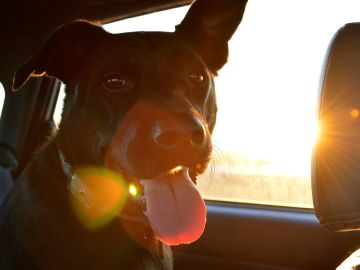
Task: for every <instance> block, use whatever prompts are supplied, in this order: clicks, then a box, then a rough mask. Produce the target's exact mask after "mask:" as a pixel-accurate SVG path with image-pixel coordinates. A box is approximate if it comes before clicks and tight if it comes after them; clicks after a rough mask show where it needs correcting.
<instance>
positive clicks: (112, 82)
mask: <svg viewBox="0 0 360 270" xmlns="http://www.w3.org/2000/svg"><path fill="white" fill-rule="evenodd" d="M104 84H105V87H106V88H107V89H108V90H110V91H113V92H117V91H131V90H132V88H133V84H132V82H131V81H130V80H128V79H126V78H125V77H124V76H122V75H120V74H111V75H108V76H106V77H105V81H104Z"/></svg>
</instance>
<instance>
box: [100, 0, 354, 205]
mask: <svg viewBox="0 0 360 270" xmlns="http://www.w3.org/2000/svg"><path fill="white" fill-rule="evenodd" d="M325 6H326V8H324V7H325ZM359 8H360V2H359V1H358V0H353V1H350V0H342V1H330V2H329V1H326V0H317V1H310V0H309V1H300V0H296V1H295V0H294V1H288V0H276V1H261V0H252V1H249V2H248V4H247V9H246V13H245V15H244V18H243V21H242V24H241V25H240V27H239V29H238V31H237V32H236V33H235V35H234V37H233V38H232V40H231V42H230V44H229V50H230V57H229V62H228V64H227V65H226V66H225V67H224V68H223V69H222V70H221V71H220V73H219V76H218V77H217V78H216V89H217V96H218V107H219V113H218V121H217V126H216V128H215V130H214V134H213V141H214V145H215V147H214V154H213V161H212V165H211V166H210V167H209V169H208V171H207V172H206V173H205V174H204V175H203V176H202V177H201V179H200V180H199V181H198V187H199V189H200V190H201V192H202V194H203V196H204V197H205V198H207V199H214V200H225V201H237V202H248V203H257V204H274V205H285V206H298V207H310V208H311V207H312V197H311V180H310V172H311V152H312V147H313V144H314V142H315V140H316V138H317V134H318V126H317V121H316V110H317V99H318V83H319V78H320V73H321V68H322V62H323V59H324V55H325V53H326V49H327V46H328V44H329V41H330V40H331V38H332V36H333V35H334V33H335V32H336V31H337V29H338V28H340V27H341V26H342V25H343V24H345V23H348V22H352V21H358V20H359V17H360V16H359V15H358V10H359ZM187 9H188V7H181V8H176V9H171V10H167V11H161V12H157V13H154V14H148V15H144V16H140V17H136V18H131V19H126V20H122V21H118V22H114V23H111V24H107V25H104V28H105V29H106V30H107V31H109V32H113V33H119V32H130V31H153V30H155V31H173V30H174V27H175V25H177V24H179V23H180V21H181V19H182V18H183V16H184V15H185V13H186V11H187Z"/></svg>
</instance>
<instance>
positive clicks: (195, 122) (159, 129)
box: [153, 118, 206, 149]
mask: <svg viewBox="0 0 360 270" xmlns="http://www.w3.org/2000/svg"><path fill="white" fill-rule="evenodd" d="M205 138H206V130H205V127H204V125H203V123H202V122H201V121H200V120H199V119H197V118H196V119H195V118H194V119H192V120H190V121H187V122H186V123H181V124H180V123H177V124H175V123H159V124H158V125H156V126H155V128H154V129H153V140H154V142H155V143H156V144H157V145H159V146H161V147H162V148H165V149H172V148H176V147H185V148H186V147H187V146H192V147H202V146H203V145H204V142H205Z"/></svg>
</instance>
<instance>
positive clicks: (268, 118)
mask: <svg viewBox="0 0 360 270" xmlns="http://www.w3.org/2000/svg"><path fill="white" fill-rule="evenodd" d="M191 2H192V1H190V0H152V1H136V0H81V1H79V0H78V1H71V0H65V1H54V0H36V1H20V0H13V1H3V2H2V3H1V4H0V10H1V11H2V12H1V14H2V15H1V16H0V34H1V39H0V83H1V87H0V92H1V93H0V116H1V118H0V203H1V202H2V201H3V199H4V198H5V196H6V193H7V192H8V191H9V190H10V189H11V187H12V185H13V183H14V181H16V178H17V177H18V176H19V175H20V174H21V172H22V170H23V169H24V168H25V167H26V165H27V163H28V162H29V161H30V160H31V158H32V157H33V156H34V153H36V150H37V149H38V148H39V146H40V145H41V144H42V143H43V142H44V141H45V140H46V138H47V137H49V136H51V135H52V134H53V133H54V132H56V128H57V122H58V121H59V120H56V117H55V116H56V115H59V110H61V101H62V98H63V87H64V86H63V84H62V83H61V81H59V80H57V79H54V78H50V77H41V78H32V79H31V80H30V81H29V83H27V84H26V85H24V86H23V87H22V89H21V91H17V92H13V91H12V80H13V75H14V72H15V71H16V69H17V68H18V67H20V66H21V65H22V64H23V63H24V62H25V61H26V60H27V59H28V58H29V57H30V56H32V55H33V54H35V53H36V51H38V50H39V48H40V47H41V46H42V44H43V43H44V41H45V40H46V39H47V37H48V36H49V35H50V34H51V33H52V32H53V31H54V30H55V29H57V28H58V27H59V26H61V25H63V24H65V23H67V22H71V21H74V20H79V19H81V20H88V21H91V22H94V23H96V24H100V25H103V26H104V28H105V29H106V30H107V31H110V32H111V31H114V32H119V31H132V28H131V27H132V26H134V25H135V24H136V25H137V26H136V27H138V28H139V29H140V30H141V29H143V31H147V28H146V27H147V26H148V23H147V21H141V20H140V21H138V19H140V18H141V17H144V18H145V17H146V16H152V17H151V18H155V17H160V16H162V15H161V13H163V14H166V13H165V12H167V11H169V12H171V11H174V10H178V11H179V10H180V13H181V12H182V13H184V12H183V11H181V10H182V9H184V10H186V9H187V8H188V5H189V4H191ZM265 2H266V3H265ZM300 2H302V1H297V0H292V1H276V0H270V1H260V0H249V1H248V4H247V8H246V10H245V14H244V21H243V22H242V24H241V25H240V27H239V28H238V30H237V32H238V33H239V37H238V36H236V37H234V39H236V40H237V42H239V43H235V41H234V45H233V47H231V46H230V54H229V67H225V68H224V69H226V71H224V73H221V72H220V74H219V83H218V86H219V87H218V88H221V87H222V88H229V89H221V91H220V90H219V89H217V91H218V92H219V95H218V98H219V110H223V111H224V116H220V117H219V118H218V124H217V125H218V127H217V128H218V129H219V130H223V131H222V133H221V131H218V130H216V131H215V132H216V133H217V134H216V135H217V136H218V137H216V141H219V142H218V143H219V150H216V151H215V152H216V153H215V157H214V160H215V162H214V166H210V168H209V171H208V172H206V173H205V174H204V176H203V180H201V181H202V183H199V184H198V185H199V188H200V189H201V190H202V194H203V196H204V197H205V199H206V207H207V224H206V228H205V231H204V234H203V235H202V236H201V238H200V239H199V240H198V241H196V242H194V243H192V244H190V245H180V246H176V247H174V248H173V252H174V258H175V260H174V269H221V270H227V269H229V270H230V269H249V270H250V269H269V270H270V269H336V268H337V267H338V269H360V260H359V258H360V255H359V254H357V255H356V254H355V255H353V257H352V258H350V259H348V260H346V259H347V258H348V257H349V256H350V255H351V254H352V253H354V252H355V251H356V250H358V249H359V248H360V232H359V230H360V180H359V173H360V165H359V164H360V135H359V134H360V93H359V91H358V89H359V87H360V76H359V70H360V50H359V48H360V23H358V22H360V15H356V8H355V7H356V6H358V4H357V2H356V1H350V0H349V1H340V0H338V1H334V3H333V2H331V3H328V2H327V1H322V0H316V1H313V2H314V3H313V4H309V3H302V4H301V3H300ZM324 3H325V4H324ZM326 5H328V8H329V9H327V10H326V11H324V6H325V7H326ZM316 7H318V8H319V9H316ZM359 7H360V6H359ZM312 9H313V10H312ZM357 10H359V9H357ZM178 11H176V12H178ZM319 11H321V12H323V14H322V13H319ZM275 12H278V13H279V14H280V15H279V16H280V17H279V18H280V19H279V18H278V19H277V20H278V21H276V23H275V20H276V18H275V17H276V16H277V15H276V14H277V13H275ZM304 12H305V13H304ZM306 12H308V13H309V14H307V13H306ZM347 12H349V14H350V15H346V14H348V13H347ZM171 14H173V13H171ZM171 14H170V15H169V16H167V17H161V18H164V19H160V22H159V23H158V24H159V25H160V26H159V30H162V29H163V28H164V25H165V24H166V22H167V20H169V21H172V22H171V23H169V24H170V25H171V26H175V25H176V24H177V23H179V21H178V19H176V17H175V16H174V15H171ZM293 14H299V15H297V16H299V17H295V15H293ZM344 14H345V15H344ZM180 16H181V15H180ZM293 16H294V17H293ZM322 16H323V17H322ZM300 17H301V18H302V20H303V21H299V18H300ZM148 18H150V17H148ZM311 18H313V20H312V21H311ZM325 18H326V19H325ZM339 18H341V19H339ZM271 20H274V22H272V21H271ZM314 22H318V23H319V25H321V27H324V29H327V30H324V31H322V30H321V29H322V28H319V26H318V25H316V24H314ZM335 22H336V23H335ZM125 23H126V24H127V25H128V27H127V28H126V27H124V28H121V25H124V24H125ZM117 24H118V25H119V26H116V25H117ZM172 24H174V25H172ZM287 24H288V25H289V27H287ZM293 25H294V26H293ZM304 25H307V27H308V28H304V29H303V28H302V27H303V26H304ZM325 26H331V27H329V28H325ZM117 27H118V28H117ZM162 27H163V28H162ZM138 28H136V29H138ZM273 28H277V29H276V31H278V32H274V33H275V34H273V32H271V31H275V30H274V29H273ZM134 29H135V28H134ZM171 29H172V28H171V27H170V31H171ZM165 31H166V30H165ZM276 33H277V34H276ZM235 35H237V33H236V34H235ZM319 37H321V38H322V37H324V38H323V39H324V40H325V41H324V43H323V45H322V46H320V45H319V44H318V43H317V42H316V41H314V40H316V38H319ZM287 42H288V43H287ZM292 43H294V44H295V43H296V44H298V45H299V46H298V47H296V48H293V47H290V45H289V44H292ZM238 44H243V45H241V46H240V45H238ZM282 46H284V47H282ZM240 47H241V50H242V51H241V52H240ZM308 47H309V49H313V50H314V54H308V53H307V51H306V49H308ZM238 48H239V52H238V51H237V49H238ZM284 48H286V49H284ZM247 57H248V58H247ZM311 58H313V59H315V58H316V59H317V60H318V62H317V63H318V64H317V65H315V66H313V64H311V63H312V62H310V60H311ZM243 59H247V60H244V63H245V64H243V66H241V68H237V69H231V67H232V66H233V64H232V63H233V62H234V63H235V62H241V61H242V60H243ZM281 59H284V60H281ZM302 60H304V63H305V64H304V65H303V66H301V67H299V66H300V62H301V61H302ZM232 61H233V62H232ZM281 61H284V62H281ZM308 61H309V62H308ZM276 62H279V63H280V66H282V67H281V68H282V69H281V70H280V69H279V70H277V68H278V66H276ZM230 63H231V64H230ZM289 63H291V65H293V66H290V65H289ZM283 70H286V72H288V73H285V71H283ZM250 71H253V73H252V75H251V74H250V73H249V72H250ZM270 71H273V73H271V74H276V75H271V74H270ZM306 73H308V74H310V75H309V76H312V77H311V82H313V81H315V83H314V85H312V84H311V86H309V85H310V84H308V83H307V81H306V78H305V75H303V74H306ZM287 74H290V75H289V76H290V77H289V76H288V75H287ZM291 76H294V77H291ZM230 77H232V78H235V80H236V81H235V85H234V83H232V82H233V81H232V82H231V83H226V80H229V78H230ZM221 80H222V81H221ZM238 81H239V82H238ZM241 81H242V82H241ZM237 82H238V84H237ZM316 82H317V83H318V84H316ZM245 83H247V84H245ZM248 85H250V86H248ZM271 85H273V86H271ZM306 86H308V87H307V88H308V89H305V88H306ZM281 87H284V89H285V90H284V91H283V92H276V89H278V88H281ZM2 88H3V89H2ZM230 88H231V89H230ZM245 88H247V89H245ZM253 88H254V89H255V88H257V89H258V90H259V91H262V92H254V93H253V94H251V91H252V90H251V89H253ZM272 89H274V91H273V92H272ZM234 91H235V92H246V91H248V92H250V93H249V94H247V96H246V95H244V94H241V93H240V94H239V95H238V96H234V95H233V94H231V93H232V92H234ZM254 91H255V90H254ZM220 92H223V93H220ZM302 92H304V93H305V92H306V93H311V95H312V96H311V98H309V96H300V94H301V93H302ZM226 93H227V95H228V96H225V94H226ZM222 95H224V97H222ZM2 97H3V98H2ZM234 97H236V98H234ZM244 97H248V100H246V99H244ZM287 97H289V98H291V102H292V103H290V102H289V101H288V100H287ZM272 100H276V103H270V102H272ZM234 104H235V105H234ZM280 104H283V105H280ZM299 104H300V105H301V106H300V105H299ZM1 106H2V109H1ZM280 106H285V107H284V108H287V109H286V111H285V109H284V110H281V111H277V109H278V108H277V107H280ZM235 107H243V108H246V109H248V110H252V111H250V112H248V113H246V111H236V110H235ZM303 107H306V108H305V109H307V111H306V112H302V111H301V110H302V109H304V108H303ZM59 108H60V109H59ZM309 108H310V109H309ZM272 110H273V112H278V113H272V112H271V111H272ZM226 112H227V113H228V114H225V113H226ZM256 113H257V114H258V115H257V116H256V117H255V116H254V118H251V115H255V114H256ZM310 114H311V117H313V118H309V117H308V115H310ZM54 115H55V116H54ZM228 115H230V117H232V118H231V119H230V118H229V116H228ZM289 115H290V116H291V117H290V116H289ZM286 116H289V117H290V118H285V117H286ZM58 117H60V116H58ZM277 117H278V118H282V117H284V119H287V120H286V121H285V123H282V124H279V125H278V126H277V125H276V124H272V121H275V120H274V119H275V118H277ZM302 117H303V118H302ZM249 119H250V120H249ZM259 119H260V120H259ZM289 119H290V120H289ZM311 119H315V121H317V122H318V123H319V124H318V125H319V133H318V134H317V139H316V143H310V144H307V145H306V147H308V148H306V149H305V150H306V151H305V150H304V146H303V144H301V142H299V141H298V139H299V140H300V139H301V138H307V136H308V134H309V133H311V132H312V131H311V127H312V126H311V124H312V123H310V124H309V122H311V121H312V120H311ZM260 121H263V122H260ZM246 123H248V124H246ZM303 123H305V124H303ZM264 127H266V129H265V128H264ZM283 127H286V129H281V128H283ZM287 132H288V133H287ZM280 133H285V135H286V136H287V138H289V140H288V141H285V140H284V139H283V137H281V136H282V134H280ZM295 133H296V134H295ZM218 134H219V135H218ZM220 134H225V135H224V136H223V137H221V136H222V135H221V136H220ZM294 134H295V135H294ZM226 135H227V136H229V137H226ZM231 136H232V137H231ZM242 136H244V138H245V137H246V138H247V139H249V140H250V141H241V140H242ZM271 136H273V137H271ZM254 138H255V140H254V141H251V140H253V139H254ZM264 138H265V139H264ZM266 138H272V140H266ZM220 140H223V141H224V142H221V141H220ZM234 140H236V141H239V140H240V141H241V142H239V143H238V148H239V149H240V148H241V147H242V149H246V151H247V149H250V150H254V149H255V150H256V151H255V152H256V153H255V154H251V155H250V154H249V155H247V156H244V154H240V152H238V153H235V154H233V155H232V156H227V149H230V150H232V149H233V148H234V149H235V148H236V147H237V146H236V147H235V146H234ZM261 140H263V141H261ZM314 141H315V140H314ZM227 142H228V145H227V144H226V143H227ZM275 142H278V143H279V145H283V147H284V149H285V150H281V149H280V148H278V145H277V144H275ZM273 143H274V145H273ZM222 144H223V147H222V146H221V145H222ZM236 149H237V148H236ZM236 149H235V150H234V151H236ZM264 149H266V151H265V150H264ZM297 151H303V152H304V153H305V158H304V160H305V163H304V162H303V160H301V162H303V163H301V164H297V162H300V161H299V160H300V159H299V158H298V157H297V155H298V154H297V153H298V152H297ZM303 152H301V153H303ZM246 153H247V152H246ZM252 155H253V156H252ZM256 155H258V156H261V158H257V156H256ZM264 156H266V157H268V156H271V157H276V158H277V159H276V162H275V161H274V163H271V162H270V161H269V160H268V159H266V158H264ZM224 160H225V161H224ZM275 163H276V164H280V166H283V168H284V170H283V171H281V173H279V172H278V170H277V167H276V166H275V165H274V166H272V165H273V164H275ZM304 164H305V165H304ZM300 165H301V166H303V165H304V166H305V169H304V171H301V173H300V174H299V175H301V177H302V176H303V174H305V176H306V177H303V178H301V179H300V178H299V177H298V174H297V173H298V170H297V169H298V168H300V167H301V166H300ZM301 168H303V167H301ZM285 172H286V173H285ZM280 176H281V177H280ZM299 179H300V180H299ZM263 182H266V183H267V182H269V184H268V186H266V185H265V187H264V184H263ZM300 187H301V188H300ZM215 189H218V190H221V192H222V193H216V192H217V191H216V192H215V191H214V190H215ZM245 192H254V194H256V195H248V194H245ZM286 192H287V193H286ZM273 193H274V194H275V193H276V194H277V195H276V196H277V197H276V196H275V195H273ZM285 193H286V194H289V195H285ZM244 194H245V195H244ZM259 194H260V195H261V196H263V195H264V194H265V195H266V196H267V197H266V196H265V195H264V197H261V196H260V195H259ZM291 197H294V198H295V199H293V200H291ZM278 198H280V199H278ZM289 198H290V199H289ZM298 198H300V199H298ZM356 258H357V259H358V260H357V261H356ZM342 263H343V265H342V266H340V265H341V264H342ZM352 267H353V268H352Z"/></svg>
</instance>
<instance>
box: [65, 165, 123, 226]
mask: <svg viewBox="0 0 360 270" xmlns="http://www.w3.org/2000/svg"><path fill="white" fill-rule="evenodd" d="M69 188H70V191H71V194H72V196H71V203H72V206H73V210H74V213H75V215H76V216H77V217H78V219H79V220H80V221H81V222H82V223H83V225H84V226H85V227H86V228H88V229H89V230H96V229H99V228H101V227H102V226H104V225H106V224H107V223H109V222H110V221H112V220H113V219H114V218H115V217H116V216H117V215H118V213H119V212H120V211H121V210H122V209H123V207H124V205H125V203H126V200H127V196H128V191H127V185H126V183H125V181H124V180H123V179H122V177H121V176H119V175H118V174H115V173H113V172H112V171H109V170H106V169H102V168H95V167H89V168H81V169H77V170H75V173H74V177H73V179H72V180H71V183H70V185H69Z"/></svg>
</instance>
